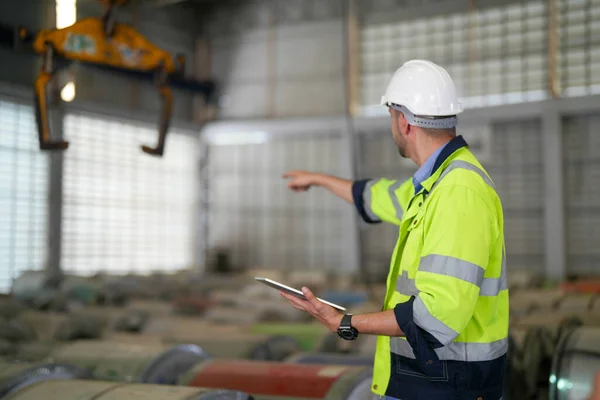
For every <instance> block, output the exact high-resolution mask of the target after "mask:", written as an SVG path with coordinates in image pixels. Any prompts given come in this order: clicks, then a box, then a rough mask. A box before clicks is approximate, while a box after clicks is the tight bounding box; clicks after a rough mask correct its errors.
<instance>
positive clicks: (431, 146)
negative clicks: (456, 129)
mask: <svg viewBox="0 0 600 400" xmlns="http://www.w3.org/2000/svg"><path fill="white" fill-rule="evenodd" d="M452 139H453V138H452V137H447V138H439V139H438V138H436V139H431V140H427V141H425V142H424V143H423V145H422V146H421V147H420V148H419V149H417V151H416V154H415V157H414V158H413V161H414V162H415V164H417V165H418V166H419V167H421V166H423V164H425V162H426V161H427V160H428V159H429V157H431V155H432V154H433V153H435V152H436V151H437V150H438V149H439V148H440V147H442V146H444V145H445V144H446V143H448V142H450V141H451V140H452Z"/></svg>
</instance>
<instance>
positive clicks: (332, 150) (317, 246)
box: [209, 133, 352, 271]
mask: <svg viewBox="0 0 600 400" xmlns="http://www.w3.org/2000/svg"><path fill="white" fill-rule="evenodd" d="M249 134H250V133H249ZM341 157H342V154H341V153H340V137H339V135H330V136H324V135H318V136H311V135H309V134H304V135H302V136H297V135H281V136H278V137H272V138H269V139H268V140H267V141H266V142H265V143H262V144H261V143H257V144H238V145H235V144H231V145H211V146H210V148H209V171H210V172H209V174H210V184H211V189H210V206H209V207H210V220H209V230H210V239H209V246H210V247H211V248H212V249H214V248H223V249H227V250H228V251H229V252H230V254H231V256H232V261H233V264H234V265H235V266H236V267H237V268H248V267H268V268H275V269H290V270H293V269H298V270H310V269H312V270H328V271H340V270H344V265H343V260H344V258H345V257H344V252H345V251H346V250H345V249H344V243H345V242H344V236H345V232H346V231H347V229H348V227H350V228H351V226H352V225H351V223H350V224H349V221H348V219H347V218H344V216H343V211H342V210H343V209H344V208H343V207H344V204H343V202H342V201H341V200H339V199H336V198H335V197H334V196H332V195H331V194H329V193H326V192H325V190H323V189H319V188H313V189H311V190H309V191H308V192H307V193H301V194H295V193H293V192H291V191H290V190H289V189H288V188H287V186H286V182H285V181H284V180H283V179H282V178H281V176H282V174H283V173H284V172H286V171H288V170H292V169H306V170H314V171H322V172H325V173H330V174H336V175H339V174H340V173H341V171H340V168H341V165H342V164H341V163H342V161H341ZM346 207H349V205H346Z"/></svg>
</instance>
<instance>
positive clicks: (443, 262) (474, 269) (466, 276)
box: [418, 254, 485, 287]
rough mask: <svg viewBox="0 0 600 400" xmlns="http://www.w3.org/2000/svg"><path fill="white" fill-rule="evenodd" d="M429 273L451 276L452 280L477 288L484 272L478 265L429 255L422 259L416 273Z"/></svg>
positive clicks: (447, 257) (437, 255) (458, 259)
mask: <svg viewBox="0 0 600 400" xmlns="http://www.w3.org/2000/svg"><path fill="white" fill-rule="evenodd" d="M421 271H423V272H431V273H433V274H438V275H445V276H452V277H454V278H457V279H460V280H463V281H465V282H469V283H472V284H473V285H475V286H477V287H479V285H480V284H481V280H482V279H483V274H484V273H485V270H484V269H483V268H481V267H480V266H479V265H476V264H473V263H470V262H468V261H465V260H461V259H460V258H455V257H449V256H441V255H439V254H430V255H428V256H425V257H422V258H421V262H420V263H419V271H418V272H421Z"/></svg>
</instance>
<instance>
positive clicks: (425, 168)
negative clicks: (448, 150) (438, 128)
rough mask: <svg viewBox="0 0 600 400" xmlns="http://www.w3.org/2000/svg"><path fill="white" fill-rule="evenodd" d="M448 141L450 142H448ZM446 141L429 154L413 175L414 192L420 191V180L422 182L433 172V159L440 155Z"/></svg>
mask: <svg viewBox="0 0 600 400" xmlns="http://www.w3.org/2000/svg"><path fill="white" fill-rule="evenodd" d="M448 143H450V142H448ZM448 143H446V144H444V145H443V146H440V148H439V149H437V150H436V151H434V152H433V154H432V155H430V156H429V158H428V159H427V161H425V163H424V164H423V165H421V167H420V168H419V169H418V170H417V172H415V174H414V175H413V177H412V181H413V186H414V187H415V194H417V193H419V192H420V191H421V189H422V188H423V187H422V186H421V182H423V181H424V180H426V179H427V178H429V177H430V176H431V174H432V173H433V172H434V170H433V168H434V167H435V161H436V160H437V158H438V156H439V155H440V153H441V152H442V150H444V147H446V146H447V145H448Z"/></svg>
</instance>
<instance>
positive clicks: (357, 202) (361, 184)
mask: <svg viewBox="0 0 600 400" xmlns="http://www.w3.org/2000/svg"><path fill="white" fill-rule="evenodd" d="M369 180H370V179H363V180H359V181H354V183H353V184H352V199H353V200H354V206H355V207H356V211H358V214H359V215H360V216H361V218H362V219H363V220H364V221H365V222H367V223H369V224H378V223H380V222H381V221H374V220H372V219H371V218H369V216H368V215H367V212H366V211H365V202H364V200H363V192H364V191H365V187H366V186H367V183H368V182H369Z"/></svg>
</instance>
